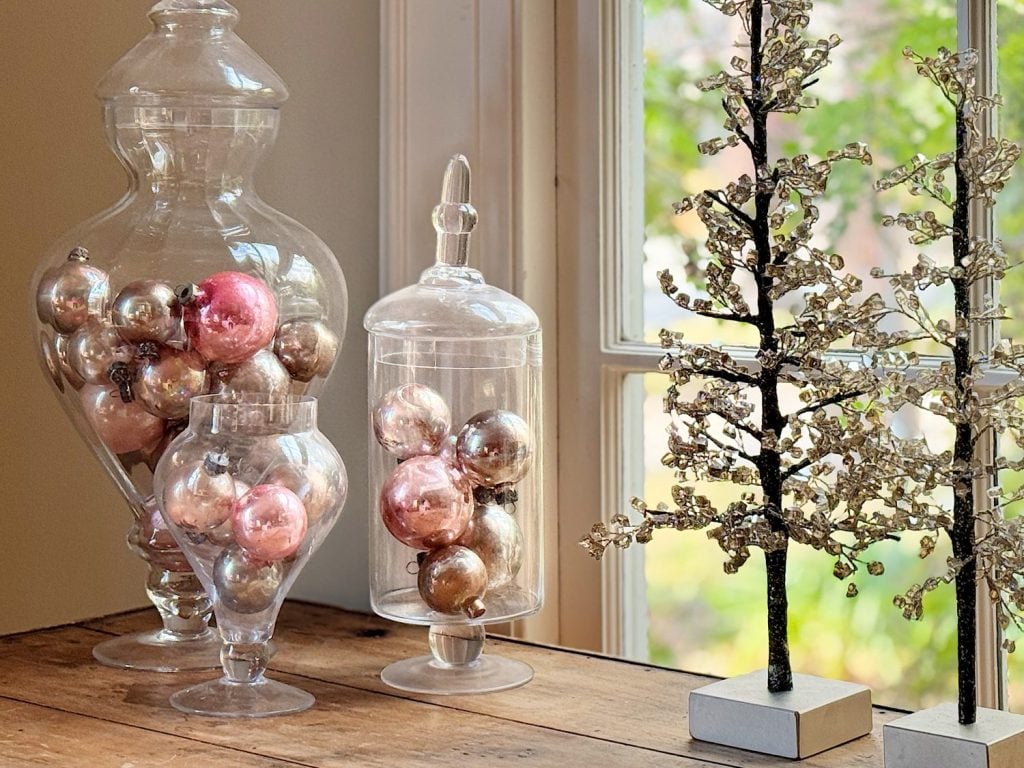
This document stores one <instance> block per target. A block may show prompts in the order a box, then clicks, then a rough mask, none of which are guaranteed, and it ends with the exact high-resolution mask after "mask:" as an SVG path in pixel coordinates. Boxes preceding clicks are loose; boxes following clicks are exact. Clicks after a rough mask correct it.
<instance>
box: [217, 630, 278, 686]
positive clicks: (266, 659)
mask: <svg viewBox="0 0 1024 768" xmlns="http://www.w3.org/2000/svg"><path fill="white" fill-rule="evenodd" d="M270 656H271V653H270V642H269V641H266V640H265V641H263V642H259V643H225V644H224V647H223V648H221V651H220V663H221V666H222V667H223V668H224V680H225V681H226V682H229V683H241V684H246V685H253V684H254V683H260V682H262V681H263V673H264V672H266V671H267V664H268V663H270Z"/></svg>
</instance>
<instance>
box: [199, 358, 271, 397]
mask: <svg viewBox="0 0 1024 768" xmlns="http://www.w3.org/2000/svg"><path fill="white" fill-rule="evenodd" d="M210 376H211V380H210V392H212V393H213V394H221V395H239V394H242V393H243V392H251V393H259V394H263V395H270V396H271V397H278V398H281V397H285V396H286V395H287V394H288V391H289V388H290V387H291V377H290V376H288V371H287V370H285V367H284V366H283V365H281V361H280V360H278V359H277V357H276V356H275V355H274V353H273V352H271V351H270V350H268V349H261V350H259V351H258V352H257V353H256V354H254V355H253V356H252V357H250V358H249V359H248V360H243V361H242V362H241V363H235V364H233V365H225V364H223V363H214V364H213V365H211V366H210Z"/></svg>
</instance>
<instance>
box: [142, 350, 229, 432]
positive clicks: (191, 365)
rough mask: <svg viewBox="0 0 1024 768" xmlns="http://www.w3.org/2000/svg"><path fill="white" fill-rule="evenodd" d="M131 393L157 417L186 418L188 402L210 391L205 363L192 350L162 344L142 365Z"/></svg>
mask: <svg viewBox="0 0 1024 768" xmlns="http://www.w3.org/2000/svg"><path fill="white" fill-rule="evenodd" d="M132 390H133V392H134V393H135V397H137V398H138V400H139V402H140V403H141V404H142V407H143V408H145V409H146V410H147V411H149V412H150V413H152V414H153V415H154V416H159V417H161V418H164V419H183V418H185V417H187V416H188V404H189V401H190V400H191V399H192V398H193V397H195V396H197V395H203V394H206V393H207V392H208V391H209V390H210V376H209V374H207V372H206V361H205V360H203V358H202V357H201V356H200V355H199V354H198V353H197V352H193V351H192V350H189V349H176V348H175V347H167V346H163V345H160V346H159V347H158V348H157V350H156V352H155V356H153V357H150V358H148V359H145V360H143V361H142V362H141V363H140V364H139V367H138V372H137V375H136V380H135V383H134V384H133V385H132Z"/></svg>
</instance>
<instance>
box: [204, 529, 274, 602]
mask: <svg viewBox="0 0 1024 768" xmlns="http://www.w3.org/2000/svg"><path fill="white" fill-rule="evenodd" d="M283 576H284V568H283V567H282V566H281V563H280V562H275V563H261V562H258V561H255V560H250V559H249V558H248V557H246V556H245V553H244V552H243V551H242V549H241V547H239V546H238V545H237V544H232V545H231V546H229V547H226V548H225V549H224V551H223V552H221V553H220V555H219V556H218V557H217V560H216V562H214V564H213V584H214V589H215V590H216V595H215V597H216V599H218V600H220V601H221V603H222V604H223V605H224V607H225V608H227V609H228V610H230V611H234V612H235V613H245V614H250V613H260V612H261V611H265V610H266V609H267V608H269V607H270V606H272V605H273V604H274V599H275V598H276V597H277V590H278V587H280V586H281V579H282V577H283Z"/></svg>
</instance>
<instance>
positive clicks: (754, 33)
mask: <svg viewBox="0 0 1024 768" xmlns="http://www.w3.org/2000/svg"><path fill="white" fill-rule="evenodd" d="M763 24H764V5H763V2H762V0H754V2H753V3H752V4H751V6H750V91H751V92H750V99H749V101H748V104H747V107H748V109H749V110H750V115H751V126H752V134H753V135H752V136H751V139H752V143H753V145H754V146H753V150H752V152H751V156H752V160H753V164H754V174H755V176H754V178H755V180H756V183H757V187H756V192H755V194H754V207H755V210H754V221H753V226H752V229H753V232H752V236H753V242H754V248H755V249H756V251H757V269H756V271H755V273H754V281H755V283H756V285H757V328H758V332H759V335H760V350H761V352H762V354H761V359H762V369H761V373H760V376H759V380H758V381H759V383H758V389H759V390H760V394H761V431H762V434H764V435H769V434H771V435H775V437H780V436H781V434H782V429H783V427H784V426H785V423H786V421H785V419H784V418H783V417H782V413H781V411H780V409H779V368H780V363H779V361H778V354H777V353H778V351H779V343H778V339H777V338H776V336H775V307H774V301H773V300H772V296H771V287H772V278H771V277H769V276H768V275H767V274H766V272H767V268H768V266H769V265H770V264H771V261H772V246H771V227H770V225H769V210H770V208H771V201H772V197H773V195H774V190H773V186H774V185H772V184H771V183H770V182H771V180H770V177H769V174H770V170H769V166H768V112H769V110H768V107H767V104H766V97H767V94H765V93H764V92H763V90H762V81H761V65H762V51H761V43H762V30H763ZM764 353H768V354H764ZM757 469H758V473H759V474H760V479H761V492H762V495H763V497H764V504H765V512H766V514H767V517H768V521H769V524H770V525H771V528H772V530H773V531H775V532H778V533H783V534H786V524H785V522H784V521H783V519H782V456H781V455H780V454H779V452H778V449H777V448H776V447H775V446H774V445H771V446H770V447H765V445H763V444H762V446H761V452H760V454H759V456H758V462H757ZM787 547H788V538H787V539H786V541H785V544H784V546H782V547H781V548H780V549H777V550H773V551H768V552H765V567H766V569H767V598H768V690H769V691H771V692H772V693H781V692H783V691H791V690H793V668H792V666H791V664H790V659H789V600H788V598H787V595H786V559H787Z"/></svg>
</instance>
